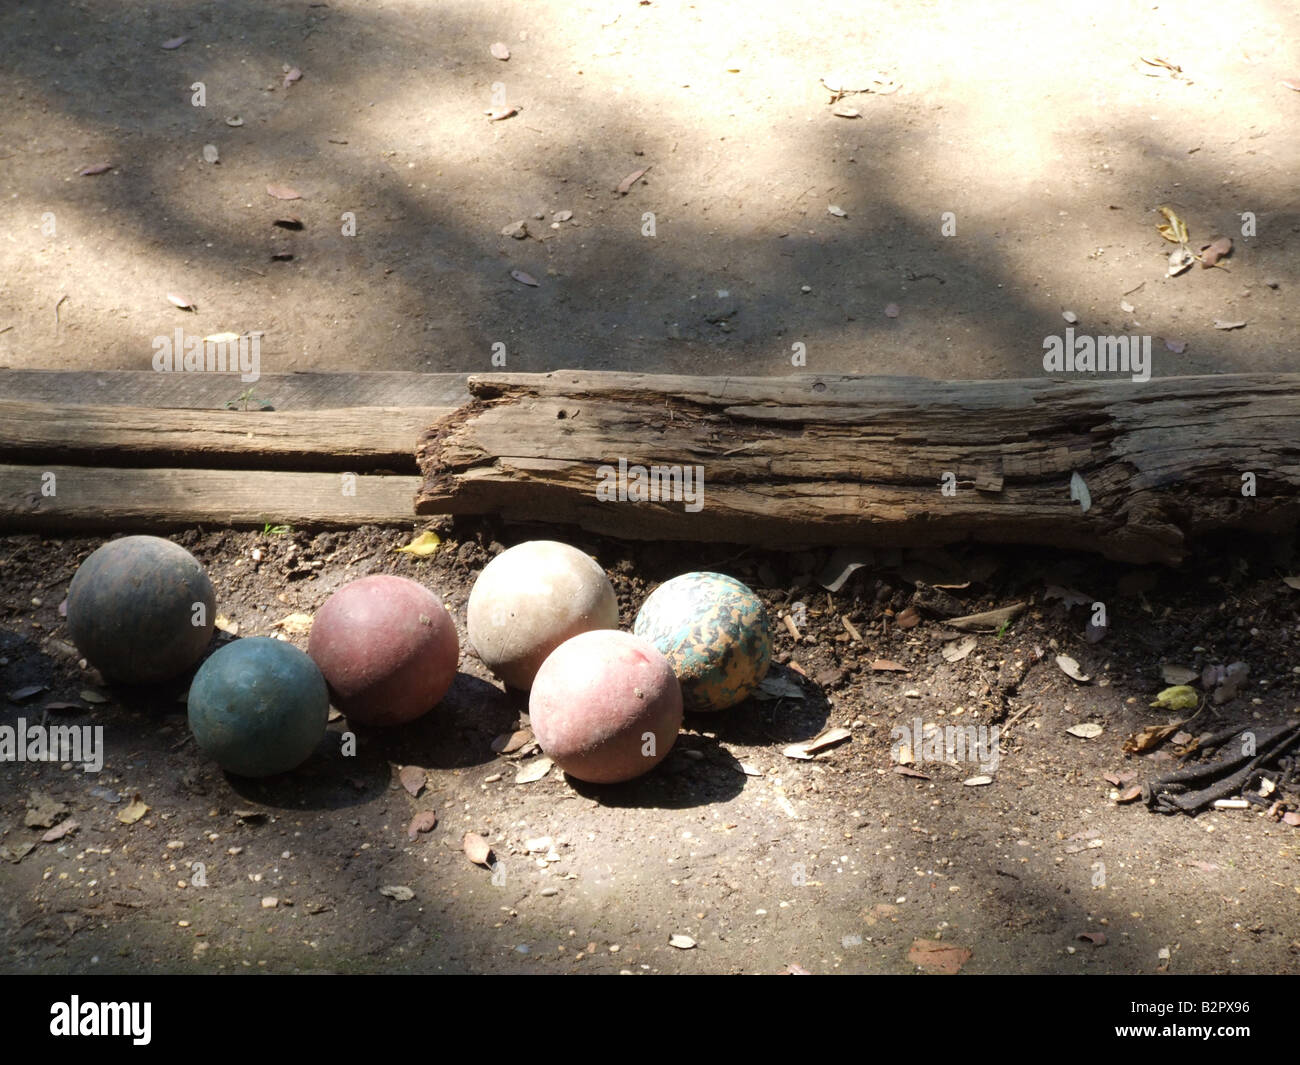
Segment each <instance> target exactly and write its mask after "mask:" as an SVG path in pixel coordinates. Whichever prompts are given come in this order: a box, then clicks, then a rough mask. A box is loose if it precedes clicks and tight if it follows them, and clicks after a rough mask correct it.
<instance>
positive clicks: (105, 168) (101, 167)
mask: <svg viewBox="0 0 1300 1065" xmlns="http://www.w3.org/2000/svg"><path fill="white" fill-rule="evenodd" d="M112 169H113V164H112V163H94V164H92V165H91V166H88V167H86V168H85V169H84V170H82V171H81V175H80V176H81V177H94V176H95V175H96V174H107V173H108V172H109V171H110V170H112Z"/></svg>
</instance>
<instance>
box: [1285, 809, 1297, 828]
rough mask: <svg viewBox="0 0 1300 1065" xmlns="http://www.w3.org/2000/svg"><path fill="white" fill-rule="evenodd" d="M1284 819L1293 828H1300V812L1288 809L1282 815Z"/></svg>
mask: <svg viewBox="0 0 1300 1065" xmlns="http://www.w3.org/2000/svg"><path fill="white" fill-rule="evenodd" d="M1282 820H1283V821H1285V822H1286V823H1287V824H1288V825H1290V826H1291V827H1292V828H1300V813H1296V812H1295V811H1294V810H1288V811H1287V812H1286V813H1284V814H1283V815H1282Z"/></svg>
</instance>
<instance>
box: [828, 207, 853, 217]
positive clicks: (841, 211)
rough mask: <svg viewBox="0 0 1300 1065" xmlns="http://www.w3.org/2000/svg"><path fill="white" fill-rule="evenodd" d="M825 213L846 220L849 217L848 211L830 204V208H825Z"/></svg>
mask: <svg viewBox="0 0 1300 1065" xmlns="http://www.w3.org/2000/svg"><path fill="white" fill-rule="evenodd" d="M826 213H827V214H833V215H834V216H835V217H836V218H848V217H849V213H848V211H846V210H844V208H843V207H836V206H835V205H834V204H831V206H829V207H827V208H826Z"/></svg>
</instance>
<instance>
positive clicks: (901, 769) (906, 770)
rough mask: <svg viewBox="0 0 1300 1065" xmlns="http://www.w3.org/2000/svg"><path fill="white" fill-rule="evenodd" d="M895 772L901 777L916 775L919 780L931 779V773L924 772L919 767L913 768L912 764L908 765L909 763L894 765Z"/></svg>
mask: <svg viewBox="0 0 1300 1065" xmlns="http://www.w3.org/2000/svg"><path fill="white" fill-rule="evenodd" d="M909 760H910V759H909ZM894 772H895V773H897V774H898V775H899V776H900V777H915V778H916V779H917V780H930V779H931V777H930V774H929V773H922V772H921V771H920V770H919V769H913V768H912V767H911V766H907V765H896V766H894Z"/></svg>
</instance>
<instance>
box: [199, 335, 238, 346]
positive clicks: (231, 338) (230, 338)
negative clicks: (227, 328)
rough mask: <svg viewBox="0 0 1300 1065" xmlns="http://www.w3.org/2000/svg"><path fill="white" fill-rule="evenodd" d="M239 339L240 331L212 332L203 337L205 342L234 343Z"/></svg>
mask: <svg viewBox="0 0 1300 1065" xmlns="http://www.w3.org/2000/svg"><path fill="white" fill-rule="evenodd" d="M238 341H239V334H238V333H210V334H209V335H208V336H205V337H204V338H203V343H205V344H234V343H237V342H238Z"/></svg>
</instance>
